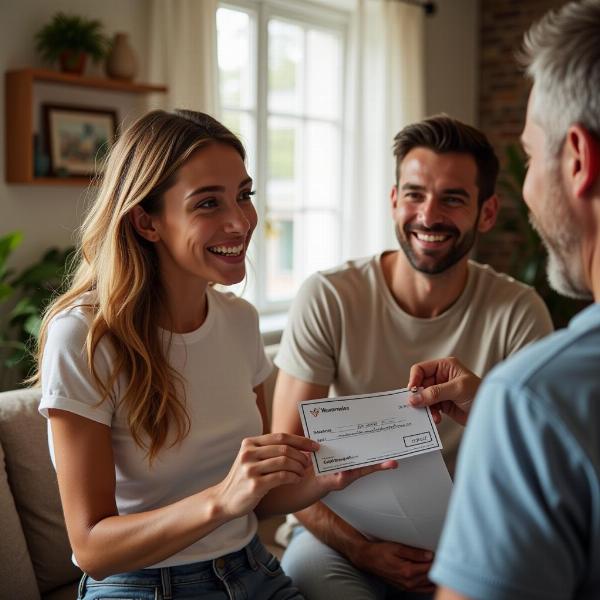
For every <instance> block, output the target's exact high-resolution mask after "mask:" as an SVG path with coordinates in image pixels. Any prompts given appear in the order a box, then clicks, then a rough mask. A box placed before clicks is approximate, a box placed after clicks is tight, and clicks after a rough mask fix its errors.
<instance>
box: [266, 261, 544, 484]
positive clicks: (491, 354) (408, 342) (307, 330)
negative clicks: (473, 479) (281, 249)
mask: <svg viewBox="0 0 600 600" xmlns="http://www.w3.org/2000/svg"><path fill="white" fill-rule="evenodd" d="M380 258H381V257H380V255H377V256H371V257H368V258H362V259H358V260H353V261H348V262H346V263H344V264H343V265H341V266H340V267H337V268H335V269H331V270H328V271H322V272H319V273H315V274H314V275H312V276H311V277H309V278H308V279H307V280H306V281H305V282H304V284H303V285H302V287H301V288H300V290H299V291H298V294H297V295H296V298H295V300H294V304H293V305H292V309H291V311H290V315H289V319H288V324H287V327H286V329H285V332H284V334H283V338H282V340H281V345H280V347H279V353H278V354H277V357H276V359H275V363H276V364H277V366H278V367H279V368H280V369H282V370H283V371H285V372H286V373H288V374H289V375H292V376H293V377H296V378H298V379H301V380H303V381H308V382H311V383H316V384H319V385H328V386H331V388H330V393H331V395H332V396H346V395H352V394H367V393H374V392H382V391H387V390H393V389H398V388H403V387H405V386H406V384H407V383H408V376H409V372H410V367H411V366H412V365H413V364H414V363H417V362H420V361H423V360H429V359H434V358H442V357H444V356H456V357H457V358H459V359H460V360H461V361H462V362H463V363H464V364H465V365H466V366H467V367H468V368H469V369H471V370H472V371H473V372H474V373H476V374H478V375H480V376H483V375H485V374H486V373H487V372H488V371H489V370H490V369H491V368H492V367H493V366H494V365H496V364H497V363H499V362H501V361H502V360H504V359H505V358H506V357H507V356H510V355H511V354H513V353H515V352H516V351H517V350H519V349H520V348H523V347H524V346H526V345H527V344H529V343H530V342H532V341H534V340H537V339H539V338H541V337H544V336H545V335H547V334H549V333H551V332H552V321H551V319H550V315H549V313H548V309H547V308H546V305H545V304H544V302H543V301H542V299H541V298H540V297H539V296H538V294H537V293H536V292H535V290H533V289H532V288H531V287H529V286H527V285H524V284H522V283H519V282H517V281H515V280H514V279H512V278H511V277H508V276H507V275H503V274H499V273H497V272H496V271H494V270H493V269H492V268H491V267H489V266H487V265H486V266H484V265H480V264H478V263H476V262H473V261H470V262H469V274H468V280H467V284H466V286H465V289H464V290H463V292H462V294H461V295H460V296H459V298H458V299H457V300H456V302H454V304H453V305H452V306H450V307H449V308H448V309H447V310H446V311H444V312H443V313H442V314H441V315H438V316H437V317H434V318H431V319H423V318H418V317H414V316H412V315H410V314H408V313H406V312H405V311H403V310H402V309H401V308H400V306H398V304H397V302H396V301H395V300H394V297H393V296H392V293H391V292H390V290H389V288H388V286H387V283H386V281H385V278H384V276H383V272H382V270H381V260H380ZM439 430H440V436H441V439H442V444H443V446H444V450H443V455H444V459H445V461H446V465H447V466H448V470H449V471H450V473H453V471H454V464H455V461H456V452H457V450H458V445H459V442H460V438H461V435H462V432H463V428H462V427H461V426H460V425H457V424H456V423H454V422H453V421H452V420H451V419H448V418H445V419H443V421H442V423H441V424H440V426H439Z"/></svg>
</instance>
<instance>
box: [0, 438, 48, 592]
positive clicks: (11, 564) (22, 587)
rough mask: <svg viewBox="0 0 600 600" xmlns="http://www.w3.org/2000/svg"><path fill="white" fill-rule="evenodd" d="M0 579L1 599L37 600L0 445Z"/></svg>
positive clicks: (25, 544)
mask: <svg viewBox="0 0 600 600" xmlns="http://www.w3.org/2000/svg"><path fill="white" fill-rule="evenodd" d="M0 531H1V532H2V540H1V542H0V581H1V582H2V592H1V593H0V595H2V597H5V598H22V599H23V600H39V597H40V593H39V591H38V587H37V584H36V582H35V573H34V572H33V566H32V565H31V561H30V560H29V553H28V551H27V542H26V541H25V537H24V536H23V529H22V528H21V521H20V520H19V515H18V513H17V508H16V506H15V501H14V499H13V496H12V493H11V491H10V487H9V485H8V478H7V476H6V470H5V468H4V451H3V449H2V445H0Z"/></svg>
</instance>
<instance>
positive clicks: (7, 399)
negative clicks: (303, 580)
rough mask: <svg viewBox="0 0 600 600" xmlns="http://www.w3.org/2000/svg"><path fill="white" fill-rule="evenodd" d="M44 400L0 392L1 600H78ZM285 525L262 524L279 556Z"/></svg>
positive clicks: (34, 392) (28, 392) (31, 393)
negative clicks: (41, 406) (278, 538)
mask: <svg viewBox="0 0 600 600" xmlns="http://www.w3.org/2000/svg"><path fill="white" fill-rule="evenodd" d="M268 396H270V394H268ZM39 399H40V391H39V390H38V389H25V390H14V391H10V392H2V393H0V600H35V599H39V598H44V599H46V600H67V599H69V600H73V599H74V598H76V597H77V583H78V580H79V577H80V576H81V573H80V572H79V570H78V569H77V567H75V566H74V565H73V564H72V562H71V550H70V547H69V541H68V539H67V534H66V531H65V524H64V519H63V515H62V510H61V506H60V499H59V495H58V486H57V482H56V475H55V473H54V469H53V467H52V464H51V462H50V456H49V453H48V443H47V434H46V421H45V419H44V418H43V417H41V416H40V415H39V413H38V412H37V406H38V403H39ZM281 521H282V519H281V518H279V517H276V518H273V519H268V520H265V521H261V523H260V525H259V535H260V536H261V538H262V540H263V542H265V543H266V544H267V545H268V546H269V548H270V549H271V551H272V552H274V553H276V554H280V553H281V548H279V547H277V546H276V545H274V542H273V537H274V532H275V529H276V527H277V525H278V524H279V523H280V522H281Z"/></svg>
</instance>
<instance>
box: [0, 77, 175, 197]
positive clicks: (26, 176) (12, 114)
mask: <svg viewBox="0 0 600 600" xmlns="http://www.w3.org/2000/svg"><path fill="white" fill-rule="evenodd" d="M36 83H53V84H58V85H66V86H72V87H73V88H79V89H82V88H84V89H85V88H93V89H97V90H100V91H106V92H123V93H126V94H151V93H165V92H166V91H167V87H166V86H164V85H155V84H150V83H135V82H129V81H120V80H118V79H106V78H102V77H85V76H83V75H72V74H70V73H61V72H59V71H51V70H48V69H32V68H27V69H19V70H16V71H8V72H7V73H6V75H5V120H4V122H5V132H6V138H5V139H6V141H5V155H6V181H7V183H21V184H27V185H80V186H85V185H89V183H90V179H89V178H87V177H35V176H34V174H33V156H34V153H33V133H34V132H33V108H34V107H33V97H34V93H33V90H34V85H35V84H36Z"/></svg>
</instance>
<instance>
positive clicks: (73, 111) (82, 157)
mask: <svg viewBox="0 0 600 600" xmlns="http://www.w3.org/2000/svg"><path fill="white" fill-rule="evenodd" d="M42 111H43V115H44V123H45V128H46V130H45V134H46V141H47V145H48V155H49V157H50V171H51V173H52V175H55V176H62V177H68V176H91V175H93V174H94V173H95V171H96V165H97V164H98V162H99V161H101V160H102V158H103V157H104V155H105V154H106V153H107V152H108V149H109V148H110V146H111V145H112V143H113V142H114V140H115V136H116V132H117V114H116V112H115V111H114V110H111V109H102V108H91V107H87V106H86V107H78V106H66V105H57V104H44V105H43V106H42Z"/></svg>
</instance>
